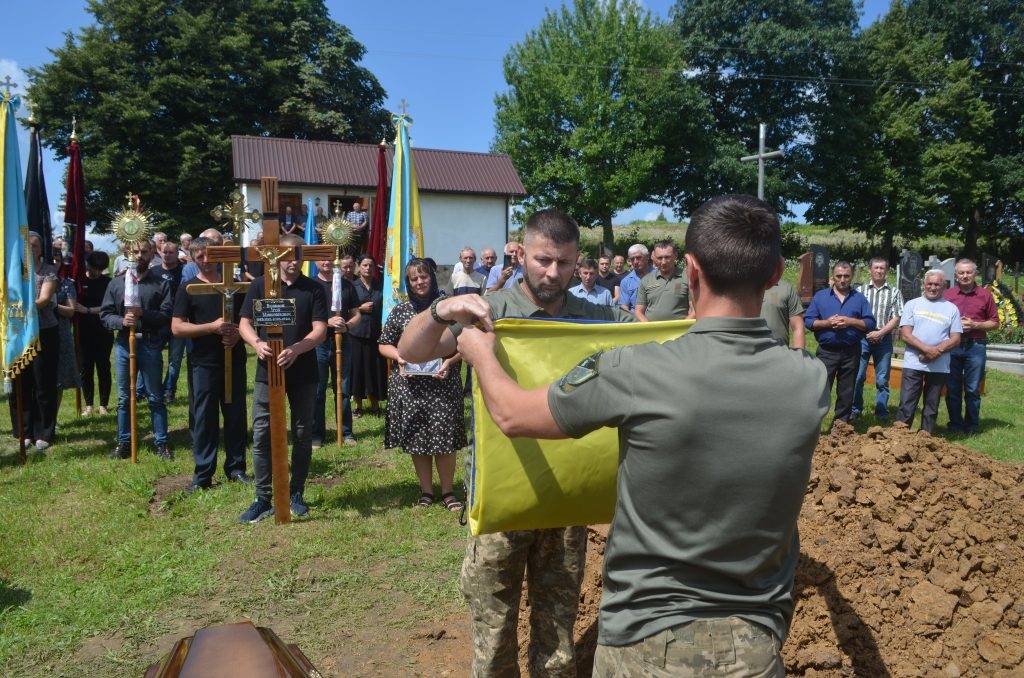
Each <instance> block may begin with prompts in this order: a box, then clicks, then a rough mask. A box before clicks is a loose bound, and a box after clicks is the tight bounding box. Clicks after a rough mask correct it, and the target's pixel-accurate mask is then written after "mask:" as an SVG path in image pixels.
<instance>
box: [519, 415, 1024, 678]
mask: <svg viewBox="0 0 1024 678" xmlns="http://www.w3.org/2000/svg"><path fill="white" fill-rule="evenodd" d="M1022 531H1024V467H1021V466H1019V465H1009V464H1004V463H1000V462H996V461H993V460H991V459H989V458H988V457H984V456H981V455H979V454H977V453H975V452H973V451H970V450H968V449H967V448H964V447H962V446H959V445H952V444H949V443H947V442H946V441H944V440H942V439H939V438H933V437H931V436H929V435H927V434H926V433H911V432H910V431H908V430H907V429H906V428H905V427H901V426H894V427H892V428H887V429H882V428H880V427H875V428H872V429H870V430H869V431H868V432H867V434H865V435H857V434H856V433H854V432H853V430H852V429H851V428H849V427H846V426H842V425H840V426H838V427H837V428H836V429H835V430H834V431H833V433H832V434H831V435H829V436H823V437H822V438H821V440H820V441H819V443H818V447H817V449H816V451H815V456H814V466H813V470H812V473H811V479H810V483H809V487H808V492H807V496H806V499H805V500H804V507H803V511H802V513H801V516H800V538H801V557H800V562H799V564H798V566H797V572H796V588H795V594H796V611H795V615H794V620H793V625H792V627H791V629H790V635H789V639H788V640H787V642H786V644H785V646H784V648H783V656H784V658H785V661H786V671H787V674H789V675H803V676H884V675H898V676H936V675H942V676H951V677H955V676H960V675H990V676H1007V677H1008V676H1020V675H1024V673H1022V671H1024V598H1022V597H1021V581H1024V548H1022V546H1021V533H1022ZM605 534H606V533H604V532H603V530H601V529H595V528H591V530H590V535H589V536H590V543H589V545H588V551H587V567H586V571H585V574H584V582H583V589H582V592H581V596H580V613H579V618H578V620H577V624H576V631H575V637H576V643H577V650H578V652H579V659H580V661H579V667H578V675H580V676H589V675H590V669H591V666H592V662H593V651H594V647H595V643H596V630H597V609H598V606H599V604H600V597H601V562H602V559H603V554H604V541H605ZM527 615H528V609H526V608H525V605H524V607H523V609H522V610H521V617H520V626H519V638H520V660H521V665H522V666H523V667H525V658H526V647H527V644H528V642H529V622H528V618H527Z"/></svg>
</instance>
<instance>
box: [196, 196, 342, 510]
mask: <svg viewBox="0 0 1024 678" xmlns="http://www.w3.org/2000/svg"><path fill="white" fill-rule="evenodd" d="M260 191H261V193H262V195H263V244H262V245H259V246H256V247H248V248H243V247H239V246H223V245H222V246H215V247H207V248H206V257H207V261H210V262H215V263H222V264H236V263H239V262H241V261H243V260H244V261H263V263H264V280H265V284H264V290H265V292H266V294H267V296H268V298H267V299H259V300H256V302H255V303H254V304H253V306H254V309H255V307H256V306H257V305H259V306H260V307H261V308H263V309H266V310H267V311H268V316H269V315H270V313H271V312H274V311H285V312H284V313H281V317H282V318H284V317H285V316H287V312H286V311H287V309H286V308H284V307H285V306H287V304H284V303H283V302H288V301H290V300H288V299H282V296H281V271H280V268H278V263H279V262H281V261H293V260H298V261H318V260H324V259H329V258H330V257H331V256H332V255H333V254H334V248H333V247H331V246H330V245H304V246H294V247H292V246H287V245H281V244H280V240H279V235H280V231H279V230H278V219H277V217H278V212H277V209H278V200H279V198H278V194H277V177H263V178H262V179H260ZM279 306H280V307H281V308H278V307H279ZM291 309H292V319H291V323H294V322H295V320H294V305H292V306H291ZM285 322H288V321H287V319H286V318H284V319H282V320H281V321H280V322H276V323H270V322H267V323H259V322H257V323H256V324H263V325H264V327H265V328H266V331H267V339H268V341H267V345H268V346H269V347H270V350H271V355H270V358H268V359H267V361H266V364H267V387H268V390H269V395H270V397H269V402H268V405H269V409H270V467H271V475H272V477H273V502H274V521H275V522H276V523H278V524H281V523H287V522H291V509H290V499H289V496H288V430H287V427H286V423H285V419H286V414H287V413H286V412H285V387H284V386H285V384H284V379H285V376H284V368H282V367H281V366H280V365H279V364H278V362H277V359H278V356H279V355H280V353H281V351H283V350H284V325H283V324H282V323H285Z"/></svg>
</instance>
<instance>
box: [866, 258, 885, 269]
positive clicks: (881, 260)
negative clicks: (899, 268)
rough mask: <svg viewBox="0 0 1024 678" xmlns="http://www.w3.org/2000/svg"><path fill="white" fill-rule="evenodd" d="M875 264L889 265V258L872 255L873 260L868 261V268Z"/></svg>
mask: <svg viewBox="0 0 1024 678" xmlns="http://www.w3.org/2000/svg"><path fill="white" fill-rule="evenodd" d="M875 264H885V265H886V267H888V266H889V260H888V259H886V258H885V257H871V260H870V261H868V268H871V267H873V266H874V265H875Z"/></svg>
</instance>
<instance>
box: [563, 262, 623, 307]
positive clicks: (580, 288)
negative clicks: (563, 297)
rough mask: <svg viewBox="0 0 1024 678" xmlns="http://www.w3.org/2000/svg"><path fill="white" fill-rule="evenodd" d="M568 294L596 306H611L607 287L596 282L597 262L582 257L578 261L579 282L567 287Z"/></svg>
mask: <svg viewBox="0 0 1024 678" xmlns="http://www.w3.org/2000/svg"><path fill="white" fill-rule="evenodd" d="M569 294H571V295H573V296H576V297H579V298H580V299H586V300H587V301H589V302H590V303H592V304H597V305H598V306H612V305H614V304H613V302H612V293H611V292H609V291H608V288H607V287H601V286H600V285H598V284H597V262H595V261H594V260H593V259H584V260H583V261H581V262H580V284H579V285H576V286H575V287H570V288H569Z"/></svg>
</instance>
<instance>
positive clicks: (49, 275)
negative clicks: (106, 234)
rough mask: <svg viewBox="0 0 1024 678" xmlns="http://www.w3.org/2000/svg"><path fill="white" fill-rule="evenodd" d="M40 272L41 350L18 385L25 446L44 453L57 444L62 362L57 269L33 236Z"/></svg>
mask: <svg viewBox="0 0 1024 678" xmlns="http://www.w3.org/2000/svg"><path fill="white" fill-rule="evenodd" d="M28 237H29V243H30V245H31V247H32V256H33V257H34V258H35V269H36V289H35V293H36V299H35V304H36V313H37V314H38V317H39V351H38V353H36V357H35V358H34V359H33V360H32V363H31V364H30V365H29V366H28V367H27V368H25V369H24V370H22V372H21V375H20V376H19V377H18V380H17V383H18V386H19V388H21V396H22V400H21V402H22V405H23V407H24V410H23V412H22V435H23V436H24V438H25V445H26V446H28V445H32V444H34V445H35V447H36V450H38V451H39V452H42V451H43V450H45V449H46V448H48V447H49V446H50V445H51V444H52V443H53V436H54V432H55V430H56V426H57V405H58V401H57V374H58V372H57V369H58V365H59V363H60V329H59V328H58V321H57V299H56V296H57V285H58V281H57V268H56V267H55V266H54V265H53V264H51V263H49V262H45V261H43V241H42V239H40V237H39V236H38V235H37V234H36V233H29V236H28ZM9 401H10V405H11V420H12V422H13V429H14V435H15V436H17V435H18V422H17V413H16V408H15V402H16V399H15V398H14V397H11V398H10V399H9Z"/></svg>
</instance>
